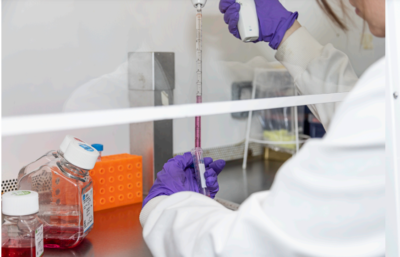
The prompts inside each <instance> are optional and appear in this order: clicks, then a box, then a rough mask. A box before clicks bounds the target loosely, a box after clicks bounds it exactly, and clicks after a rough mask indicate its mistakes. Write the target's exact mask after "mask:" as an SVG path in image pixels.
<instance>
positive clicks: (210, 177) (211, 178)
mask: <svg viewBox="0 0 400 257" xmlns="http://www.w3.org/2000/svg"><path fill="white" fill-rule="evenodd" d="M204 177H205V178H206V185H207V188H208V190H210V196H211V198H214V197H215V195H216V194H217V193H218V191H219V184H218V176H217V173H216V172H215V171H214V170H213V169H211V168H210V169H208V170H206V172H205V173H204Z"/></svg>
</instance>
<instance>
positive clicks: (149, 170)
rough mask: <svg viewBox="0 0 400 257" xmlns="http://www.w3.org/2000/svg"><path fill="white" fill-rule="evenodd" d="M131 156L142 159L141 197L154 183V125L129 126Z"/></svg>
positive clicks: (149, 123) (138, 124) (146, 123)
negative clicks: (138, 156)
mask: <svg viewBox="0 0 400 257" xmlns="http://www.w3.org/2000/svg"><path fill="white" fill-rule="evenodd" d="M129 137H130V151H131V154H134V155H140V156H142V157H143V195H147V194H148V193H149V190H150V188H151V186H152V185H153V181H154V124H153V122H144V123H134V124H130V126H129Z"/></svg>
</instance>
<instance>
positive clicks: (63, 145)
mask: <svg viewBox="0 0 400 257" xmlns="http://www.w3.org/2000/svg"><path fill="white" fill-rule="evenodd" d="M73 140H76V141H79V142H82V143H84V142H83V140H80V139H79V138H77V137H74V136H71V135H66V136H65V138H64V140H63V141H62V143H61V145H60V150H61V151H62V152H63V153H65V151H67V148H68V146H69V143H71V141H73Z"/></svg>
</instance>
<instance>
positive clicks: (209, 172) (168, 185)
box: [143, 152, 225, 206]
mask: <svg viewBox="0 0 400 257" xmlns="http://www.w3.org/2000/svg"><path fill="white" fill-rule="evenodd" d="M204 164H205V166H206V172H205V173H204V177H205V178H206V185H207V188H208V189H209V190H210V196H211V198H214V197H215V195H216V194H217V192H218V190H219V185H218V177H217V176H218V174H219V173H220V172H221V171H222V169H223V168H224V167H225V161H224V160H217V161H215V162H213V159H212V158H209V157H206V158H204ZM182 191H193V192H199V187H198V184H197V180H196V176H195V171H194V168H193V158H192V155H191V153H189V152H188V153H185V154H184V155H178V156H175V157H174V158H172V159H170V160H169V161H168V162H167V163H165V164H164V167H163V169H162V170H161V171H160V172H158V173H157V179H156V181H155V182H154V184H153V186H152V187H151V189H150V192H149V194H148V196H147V197H146V198H145V199H144V201H143V206H145V205H146V203H147V202H148V201H150V200H151V199H153V198H154V197H156V196H160V195H172V194H174V193H178V192H182Z"/></svg>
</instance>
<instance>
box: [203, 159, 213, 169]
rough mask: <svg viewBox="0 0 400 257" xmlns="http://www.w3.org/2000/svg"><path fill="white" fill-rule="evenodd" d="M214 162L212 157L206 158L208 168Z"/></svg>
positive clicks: (205, 163) (205, 162)
mask: <svg viewBox="0 0 400 257" xmlns="http://www.w3.org/2000/svg"><path fill="white" fill-rule="evenodd" d="M212 162H213V159H212V158H211V157H204V165H205V166H206V167H208V166H209V165H210V164H211V163H212Z"/></svg>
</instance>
